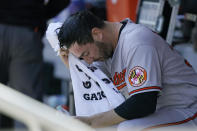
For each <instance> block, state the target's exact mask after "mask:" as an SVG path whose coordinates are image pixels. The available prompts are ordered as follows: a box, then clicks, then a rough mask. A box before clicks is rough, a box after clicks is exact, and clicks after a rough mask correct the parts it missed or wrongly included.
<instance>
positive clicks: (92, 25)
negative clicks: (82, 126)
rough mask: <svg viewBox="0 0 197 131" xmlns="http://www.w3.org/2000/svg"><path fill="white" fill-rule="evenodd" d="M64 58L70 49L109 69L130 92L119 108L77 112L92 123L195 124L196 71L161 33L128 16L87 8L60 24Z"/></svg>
mask: <svg viewBox="0 0 197 131" xmlns="http://www.w3.org/2000/svg"><path fill="white" fill-rule="evenodd" d="M58 39H59V42H60V45H61V46H62V47H66V48H67V50H66V51H64V50H62V51H61V57H62V60H63V61H64V62H65V63H67V54H68V52H71V53H72V54H74V55H75V56H77V57H78V58H80V59H84V60H85V61H86V62H87V63H89V64H95V65H96V66H97V67H99V68H100V69H101V70H103V72H105V73H106V74H107V75H108V76H109V77H110V78H111V79H112V80H113V82H114V85H115V86H116V88H117V89H118V90H120V91H121V93H122V94H123V95H124V96H125V98H127V100H126V101H125V102H124V103H122V104H121V105H120V106H118V107H117V108H115V109H113V110H110V111H108V112H104V113H100V114H96V115H93V116H90V117H77V118H78V119H80V120H81V121H83V122H86V123H87V124H89V125H91V126H92V127H105V126H110V125H114V124H118V130H119V131H126V130H135V129H136V130H149V129H154V128H164V127H165V128H166V127H191V128H193V127H194V128H197V74H196V73H195V72H194V70H193V69H192V67H191V65H189V63H188V62H187V61H186V60H185V59H184V58H183V57H181V56H180V55H179V54H178V53H177V52H176V51H175V50H173V49H172V48H170V46H169V45H168V44H167V43H166V42H165V41H164V40H163V39H162V38H161V37H160V36H158V35H157V34H155V33H153V32H152V31H151V30H149V29H147V28H146V27H144V26H142V25H138V24H135V23H133V22H131V21H130V20H129V19H125V20H124V21H122V22H108V21H102V20H100V19H99V18H97V17H96V16H94V15H93V14H92V13H90V12H88V11H81V12H78V13H76V14H74V15H72V16H70V17H69V18H68V19H67V20H66V21H65V22H64V24H63V26H62V27H61V28H60V31H59V34H58Z"/></svg>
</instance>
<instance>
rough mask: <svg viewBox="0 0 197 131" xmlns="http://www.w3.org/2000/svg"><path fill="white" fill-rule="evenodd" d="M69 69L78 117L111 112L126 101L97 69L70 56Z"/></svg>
mask: <svg viewBox="0 0 197 131" xmlns="http://www.w3.org/2000/svg"><path fill="white" fill-rule="evenodd" d="M69 67H70V73H71V79H72V85H73V90H74V99H75V108H76V115H77V116H90V115H94V114H97V113H101V112H105V111H109V110H111V109H113V108H115V107H117V106H118V105H120V104H121V103H122V102H124V101H125V99H124V97H123V96H122V95H121V93H120V92H119V91H118V90H117V89H116V88H115V86H114V85H113V82H111V80H110V79H109V78H108V77H107V76H106V75H105V74H104V73H103V72H102V71H101V70H100V69H98V68H97V67H95V66H89V67H87V66H86V64H85V63H83V62H82V61H80V60H79V59H78V58H76V57H75V56H73V55H72V54H69Z"/></svg>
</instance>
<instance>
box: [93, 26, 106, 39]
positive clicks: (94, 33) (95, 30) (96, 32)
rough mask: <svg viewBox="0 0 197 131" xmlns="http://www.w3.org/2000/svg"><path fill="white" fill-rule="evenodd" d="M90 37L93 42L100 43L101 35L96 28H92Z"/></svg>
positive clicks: (99, 30)
mask: <svg viewBox="0 0 197 131" xmlns="http://www.w3.org/2000/svg"><path fill="white" fill-rule="evenodd" d="M92 37H93V39H94V41H102V39H103V33H102V31H101V29H99V28H97V27H94V28H92Z"/></svg>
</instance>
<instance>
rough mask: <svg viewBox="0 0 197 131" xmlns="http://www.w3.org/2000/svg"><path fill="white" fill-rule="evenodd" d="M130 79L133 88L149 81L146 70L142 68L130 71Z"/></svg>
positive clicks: (134, 68) (137, 67)
mask: <svg viewBox="0 0 197 131" xmlns="http://www.w3.org/2000/svg"><path fill="white" fill-rule="evenodd" d="M128 79H129V83H130V84H131V86H134V87H138V86H141V85H143V84H144V82H145V81H146V79H147V74H146V70H145V69H144V68H142V67H140V66H135V67H133V68H132V69H131V70H130V72H129V77H128Z"/></svg>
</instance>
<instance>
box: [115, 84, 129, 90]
mask: <svg viewBox="0 0 197 131" xmlns="http://www.w3.org/2000/svg"><path fill="white" fill-rule="evenodd" d="M126 85H127V83H123V84H122V85H120V86H118V87H116V88H117V89H118V90H120V89H122V88H124V87H125V86H126Z"/></svg>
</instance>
